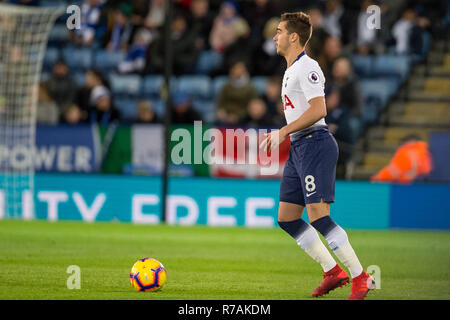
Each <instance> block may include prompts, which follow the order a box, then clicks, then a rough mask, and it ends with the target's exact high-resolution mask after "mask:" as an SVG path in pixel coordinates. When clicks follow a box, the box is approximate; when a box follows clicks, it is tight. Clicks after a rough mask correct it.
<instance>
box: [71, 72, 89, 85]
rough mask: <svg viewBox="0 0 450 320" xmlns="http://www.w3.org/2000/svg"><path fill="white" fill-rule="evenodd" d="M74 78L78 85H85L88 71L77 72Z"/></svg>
mask: <svg viewBox="0 0 450 320" xmlns="http://www.w3.org/2000/svg"><path fill="white" fill-rule="evenodd" d="M72 77H73V79H74V80H75V83H76V84H77V86H78V87H82V86H84V83H85V80H86V73H84V72H75V73H73V74H72Z"/></svg>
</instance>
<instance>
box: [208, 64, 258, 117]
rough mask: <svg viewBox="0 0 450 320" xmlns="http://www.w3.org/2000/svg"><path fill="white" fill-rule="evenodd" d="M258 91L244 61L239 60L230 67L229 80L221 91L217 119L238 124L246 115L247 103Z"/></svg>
mask: <svg viewBox="0 0 450 320" xmlns="http://www.w3.org/2000/svg"><path fill="white" fill-rule="evenodd" d="M257 96H258V93H257V91H256V89H255V87H254V86H253V84H252V83H251V81H250V76H249V74H248V70H247V67H246V65H245V63H244V62H242V61H237V62H236V63H234V64H233V66H232V67H231V68H230V72H229V80H228V82H227V83H226V84H225V85H224V86H223V88H222V90H221V91H220V93H219V97H218V101H217V114H216V116H217V120H218V123H219V124H220V125H237V124H239V123H241V122H242V120H243V119H244V117H245V115H246V110H247V105H248V103H249V102H250V100H251V99H253V98H256V97H257Z"/></svg>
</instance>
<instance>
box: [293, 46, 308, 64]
mask: <svg viewBox="0 0 450 320" xmlns="http://www.w3.org/2000/svg"><path fill="white" fill-rule="evenodd" d="M305 54H306V51H305V50H303V51H302V52H301V53H300V54H299V55H298V57H297V59H295V60H294V62H295V61H297V60H300V58H301V57H303V56H304V55H305ZM294 62H292V64H291V66H292V65H293V64H294Z"/></svg>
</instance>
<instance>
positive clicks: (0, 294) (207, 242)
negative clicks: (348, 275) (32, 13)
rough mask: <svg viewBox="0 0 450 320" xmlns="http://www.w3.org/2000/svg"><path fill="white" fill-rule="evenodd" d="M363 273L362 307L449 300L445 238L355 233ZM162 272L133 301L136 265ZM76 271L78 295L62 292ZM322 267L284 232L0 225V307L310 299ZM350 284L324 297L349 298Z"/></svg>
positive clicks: (448, 238)
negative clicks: (156, 264) (369, 271)
mask: <svg viewBox="0 0 450 320" xmlns="http://www.w3.org/2000/svg"><path fill="white" fill-rule="evenodd" d="M348 235H349V238H350V241H351V243H352V245H353V247H354V249H355V251H356V253H357V254H358V256H359V258H360V260H361V263H362V264H363V266H364V267H365V268H367V267H368V266H369V265H377V266H379V267H380V269H381V283H380V285H381V288H380V289H378V290H374V291H372V292H370V293H369V296H368V298H367V299H450V289H449V288H450V280H449V278H450V277H449V275H450V268H449V267H450V232H431V231H423V232H422V231H420V232H419V231H351V230H348ZM144 257H154V258H156V259H158V260H160V261H161V262H162V263H163V264H164V266H165V267H166V269H167V274H168V279H167V282H166V285H165V286H164V288H163V289H162V290H161V291H159V292H154V293H153V292H144V293H142V292H137V291H135V290H134V289H133V288H132V287H131V285H130V281H129V271H130V268H131V266H132V264H133V263H134V262H135V261H136V260H137V259H139V258H144ZM70 265H78V266H79V267H80V268H81V289H79V290H76V289H75V290H69V289H67V286H66V281H67V278H68V277H69V276H70V274H68V273H66V270H67V267H68V266H70ZM321 279H322V272H321V268H320V266H319V265H318V264H316V263H315V262H314V261H312V260H311V259H310V258H309V257H308V256H307V255H306V254H305V253H304V252H303V251H302V250H301V249H300V248H299V247H298V246H297V244H296V243H295V241H294V240H292V239H291V238H290V237H289V236H288V235H287V234H285V233H284V232H283V231H282V230H280V229H277V228H274V229H245V228H212V227H204V226H195V227H182V226H165V225H159V226H137V225H131V224H116V223H95V224H85V223H81V222H56V223H50V222H46V221H29V222H27V221H16V220H2V221H0V299H2V300H4V299H167V300H169V299H170V300H173V299H175V300H178V299H186V300H190V299H219V300H233V299H252V300H253V299H263V300H266V299H267V300H278V299H283V300H292V299H312V297H311V292H312V290H313V289H314V288H315V287H316V286H317V285H318V284H319V283H320V281H321ZM350 290H351V285H350V284H349V285H347V286H346V287H344V288H339V289H336V290H335V291H332V292H331V293H330V294H328V295H326V296H324V297H322V298H314V299H346V298H347V297H348V295H349V294H350Z"/></svg>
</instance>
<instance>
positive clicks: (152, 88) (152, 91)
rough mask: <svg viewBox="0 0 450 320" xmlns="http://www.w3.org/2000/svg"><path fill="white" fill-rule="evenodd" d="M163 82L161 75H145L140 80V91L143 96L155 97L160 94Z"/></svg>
mask: <svg viewBox="0 0 450 320" xmlns="http://www.w3.org/2000/svg"><path fill="white" fill-rule="evenodd" d="M163 82H164V77H163V76H161V75H149V76H145V77H144V79H143V81H142V88H141V93H142V95H143V97H144V98H148V99H156V98H158V97H159V95H160V91H161V86H162V84H163Z"/></svg>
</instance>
